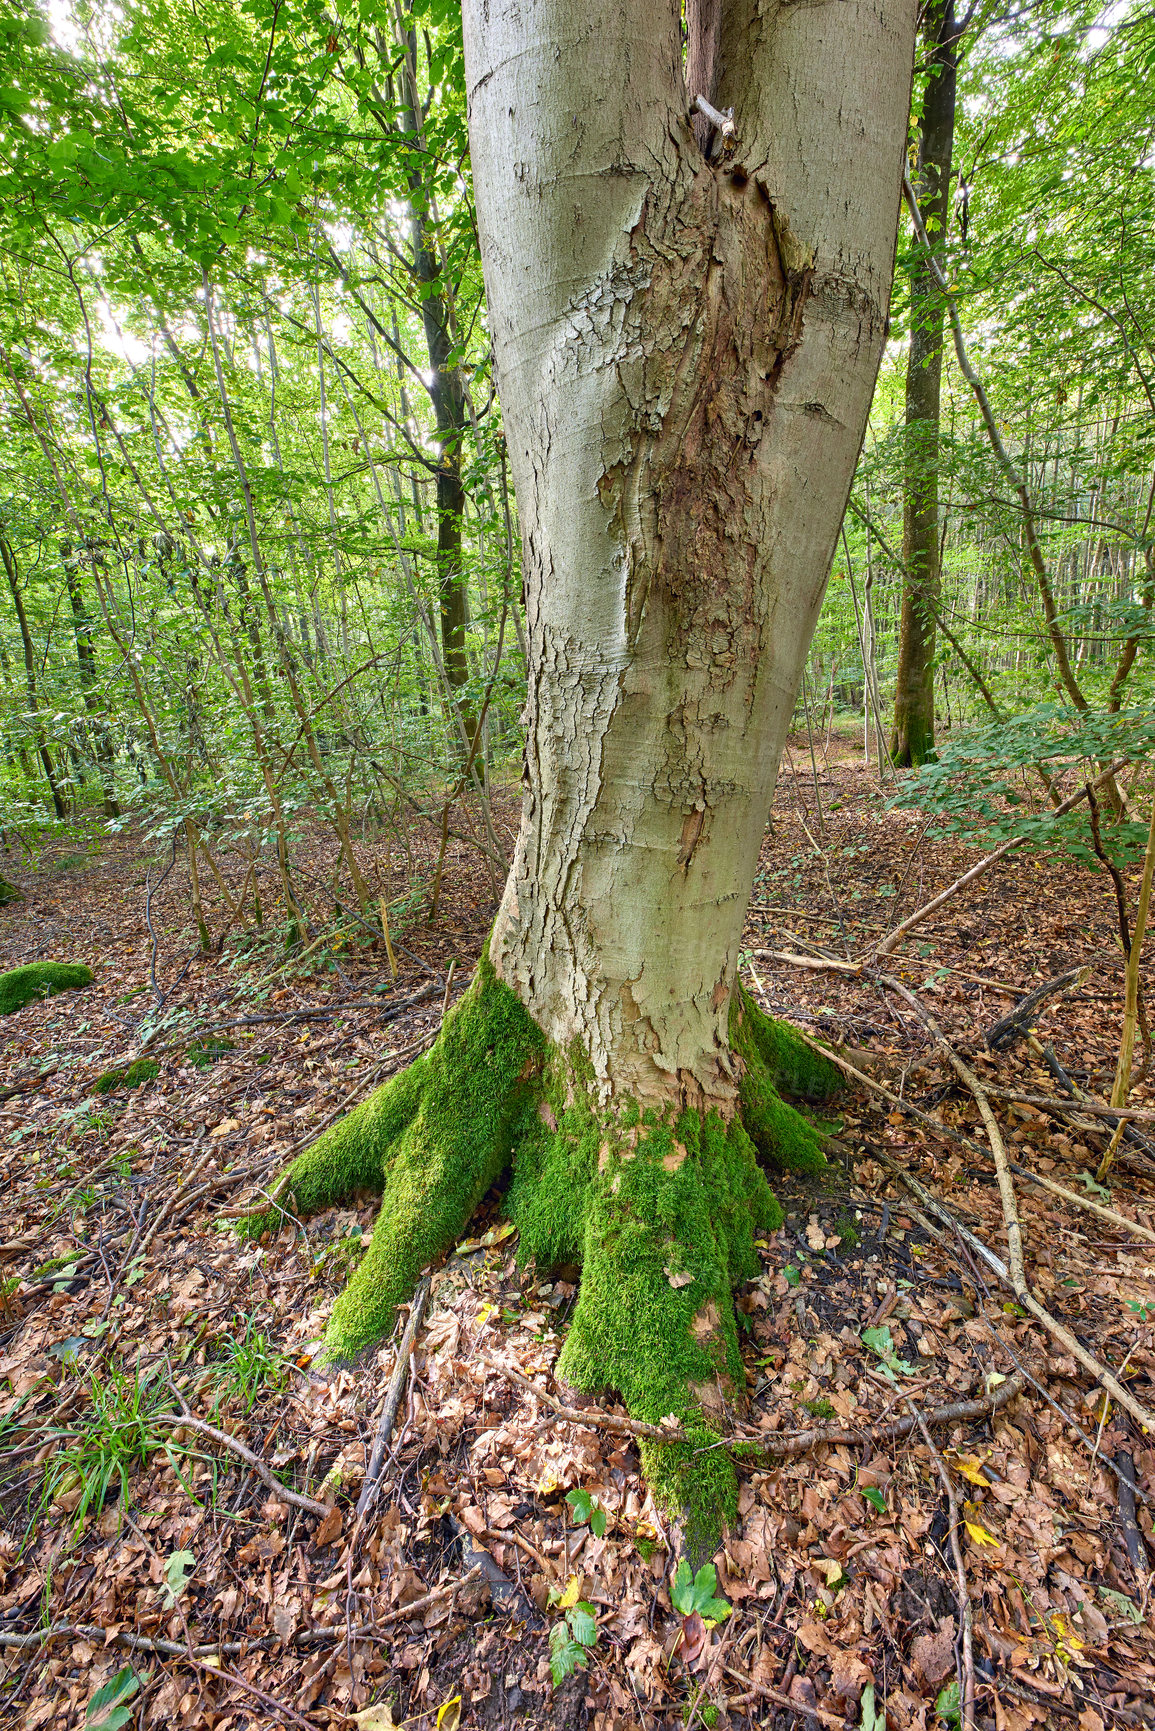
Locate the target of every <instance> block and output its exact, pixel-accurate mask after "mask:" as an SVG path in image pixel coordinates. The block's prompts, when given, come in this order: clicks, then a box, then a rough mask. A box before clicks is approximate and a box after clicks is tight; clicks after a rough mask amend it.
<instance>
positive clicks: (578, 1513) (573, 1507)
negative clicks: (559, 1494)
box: [565, 1486, 593, 1527]
mask: <svg viewBox="0 0 1155 1731" xmlns="http://www.w3.org/2000/svg"><path fill="white" fill-rule="evenodd" d="M565 1500H566V1502H567V1503H568V1504H569V1508H570V1513H571V1514H572V1515H573V1518H574V1520H575V1521H576V1522H577V1524H578V1526H579V1527H580V1526H581V1524H582V1522H583V1521H588V1520H589V1518H590V1510H591V1509H592V1508H593V1498H592V1497H591V1496H590V1493H589V1492H588V1491H583V1490H582V1489H581V1488H580V1486H579V1487H577V1488H576V1489H574V1490H572V1491H567V1492H566V1496H565Z"/></svg>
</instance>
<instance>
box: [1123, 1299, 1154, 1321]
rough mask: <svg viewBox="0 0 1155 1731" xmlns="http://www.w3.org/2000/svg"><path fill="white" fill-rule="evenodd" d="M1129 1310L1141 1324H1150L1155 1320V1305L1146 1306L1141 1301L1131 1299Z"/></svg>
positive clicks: (1128, 1305) (1128, 1302)
mask: <svg viewBox="0 0 1155 1731" xmlns="http://www.w3.org/2000/svg"><path fill="white" fill-rule="evenodd" d="M1127 1309H1128V1310H1130V1311H1132V1312H1133V1313H1134V1314H1135V1315H1136V1316H1137V1317H1138V1318H1139V1321H1140V1322H1150V1321H1151V1320H1152V1319H1153V1318H1155V1304H1145V1303H1143V1302H1142V1301H1140V1300H1139V1299H1135V1298H1129V1299H1128V1300H1127Z"/></svg>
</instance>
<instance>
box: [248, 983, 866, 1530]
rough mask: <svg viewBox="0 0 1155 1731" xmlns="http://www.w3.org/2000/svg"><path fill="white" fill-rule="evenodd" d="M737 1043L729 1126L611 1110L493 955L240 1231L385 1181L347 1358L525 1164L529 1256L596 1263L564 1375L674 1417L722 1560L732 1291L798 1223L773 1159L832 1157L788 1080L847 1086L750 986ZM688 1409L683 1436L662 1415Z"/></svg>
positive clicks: (668, 1461) (730, 1504)
mask: <svg viewBox="0 0 1155 1731" xmlns="http://www.w3.org/2000/svg"><path fill="white" fill-rule="evenodd" d="M731 1044H732V1048H733V1050H734V1052H735V1054H736V1057H737V1059H738V1060H739V1062H738V1063H737V1064H736V1065H735V1068H736V1069H738V1070H739V1071H740V1087H739V1111H738V1112H737V1113H736V1114H735V1115H734V1116H732V1117H731V1118H730V1119H729V1120H728V1121H727V1120H724V1119H723V1117H722V1116H721V1114H720V1113H719V1112H718V1111H716V1110H707V1111H700V1110H697V1109H694V1108H690V1107H686V1106H684V1105H683V1106H678V1105H674V1104H671V1105H669V1106H668V1107H666V1108H665V1109H661V1108H655V1107H649V1106H647V1107H645V1108H643V1107H642V1106H641V1105H640V1104H639V1103H638V1102H637V1101H634V1100H629V1099H627V1100H625V1101H623V1102H620V1103H619V1102H616V1101H615V1102H612V1103H611V1104H609V1105H606V1104H605V1103H604V1102H602V1101H600V1100H599V1099H598V1098H597V1096H596V1094H595V1091H594V1088H593V1085H592V1077H591V1075H590V1073H589V1069H588V1065H587V1064H586V1063H585V1061H584V1059H583V1058H582V1056H581V1055H580V1054H575V1053H572V1052H561V1051H559V1050H557V1049H555V1048H552V1047H550V1046H549V1044H548V1042H547V1041H546V1040H545V1038H544V1036H543V1035H542V1033H541V1031H540V1030H539V1029H538V1028H537V1026H536V1024H535V1023H534V1022H533V1021H532V1020H531V1018H530V1017H529V1015H528V1014H527V1012H526V1010H525V1009H524V1007H523V1006H522V1004H521V1002H520V1000H519V999H518V998H517V997H516V996H515V994H514V993H513V992H512V991H510V990H509V988H508V987H506V986H504V985H503V984H502V983H501V982H500V981H499V980H498V979H497V978H496V975H495V974H494V972H493V969H492V966H491V965H490V963H489V962H488V960H487V959H486V960H483V961H482V963H481V965H480V967H479V968H478V971H477V974H476V976H475V977H474V980H473V983H472V985H471V986H470V987H469V989H468V991H467V992H466V993H465V995H464V996H463V997H462V998H461V1000H460V1001H459V1003H458V1004H457V1005H456V1006H455V1007H454V1009H453V1010H452V1011H451V1012H450V1014H449V1015H448V1016H447V1017H446V1018H445V1021H444V1023H443V1025H442V1029H441V1033H440V1035H439V1037H438V1039H437V1040H436V1042H435V1043H434V1045H433V1047H432V1049H431V1050H430V1051H429V1052H428V1053H427V1054H426V1055H425V1056H423V1057H421V1058H419V1059H418V1060H417V1061H416V1062H415V1063H413V1064H412V1065H410V1067H409V1068H408V1069H407V1070H405V1071H404V1072H402V1073H401V1074H400V1075H398V1076H397V1077H395V1078H394V1079H393V1081H391V1082H390V1083H388V1084H387V1085H386V1086H385V1087H384V1088H382V1089H380V1090H379V1091H378V1092H377V1093H376V1094H374V1095H373V1096H371V1097H370V1098H369V1099H368V1100H366V1101H365V1102H364V1103H363V1104H362V1105H360V1106H358V1107H357V1108H356V1109H355V1110H354V1111H353V1112H351V1113H350V1114H349V1115H348V1116H347V1117H346V1118H344V1119H343V1120H342V1121H341V1122H340V1123H338V1124H335V1125H334V1126H333V1127H332V1128H331V1129H330V1130H328V1131H326V1132H325V1134H324V1135H323V1136H321V1137H320V1138H319V1140H318V1141H317V1142H316V1143H314V1144H313V1146H312V1147H311V1148H309V1149H308V1150H306V1152H305V1153H303V1154H302V1155H301V1156H300V1157H299V1158H298V1159H296V1160H294V1161H293V1163H292V1164H291V1166H290V1167H289V1168H288V1170H287V1171H286V1173H285V1174H284V1176H283V1178H282V1179H281V1180H280V1182H279V1183H278V1184H277V1186H276V1187H275V1188H274V1190H273V1192H272V1197H271V1199H272V1202H273V1206H272V1207H271V1208H269V1209H265V1210H262V1211H261V1212H260V1213H257V1214H254V1215H252V1216H250V1217H249V1218H248V1219H247V1220H246V1221H244V1222H243V1223H242V1225H241V1230H242V1231H243V1232H244V1233H245V1234H246V1235H248V1236H250V1237H252V1236H258V1235H260V1234H261V1233H263V1232H265V1231H268V1230H271V1229H275V1228H276V1227H277V1226H278V1225H279V1224H281V1222H282V1221H283V1219H284V1218H285V1215H286V1212H287V1209H288V1208H289V1207H290V1206H291V1207H292V1209H293V1210H294V1211H295V1212H296V1213H298V1214H310V1213H315V1212H316V1211H317V1210H319V1209H322V1208H326V1207H329V1206H331V1205H333V1204H334V1203H338V1202H342V1201H345V1200H346V1199H347V1198H348V1197H349V1196H350V1195H351V1194H352V1193H354V1192H355V1191H358V1190H376V1191H379V1192H380V1193H381V1197H382V1201H381V1209H380V1213H379V1214H378V1217H377V1221H376V1224H375V1226H374V1229H373V1236H372V1240H371V1242H370V1244H369V1248H368V1250H367V1252H366V1254H365V1257H364V1259H363V1261H362V1262H361V1264H360V1266H359V1267H358V1268H357V1270H356V1272H355V1273H354V1275H353V1276H352V1278H351V1280H350V1281H349V1284H348V1286H347V1287H346V1288H345V1291H344V1292H343V1293H342V1294H341V1296H340V1298H339V1299H338V1301H337V1304H336V1306H335V1307H334V1310H333V1315H332V1318H331V1321H330V1323H329V1328H328V1331H327V1333H326V1337H325V1342H324V1346H323V1348H322V1354H321V1356H322V1358H323V1359H327V1360H328V1361H330V1362H334V1361H342V1360H348V1359H350V1358H351V1357H353V1356H354V1355H355V1354H356V1353H357V1352H359V1351H360V1350H361V1349H362V1348H364V1347H366V1346H368V1345H370V1344H371V1343H372V1342H373V1341H375V1340H377V1339H379V1338H380V1337H381V1336H382V1335H383V1334H385V1333H387V1332H388V1330H389V1329H390V1328H391V1326H392V1323H393V1318H394V1315H395V1312H396V1308H397V1306H398V1305H399V1304H400V1303H403V1302H404V1301H405V1300H406V1299H407V1298H408V1297H409V1296H410V1294H411V1293H412V1291H413V1289H414V1287H415V1285H416V1283H417V1279H418V1277H419V1275H420V1274H421V1271H422V1270H423V1269H424V1268H426V1267H427V1266H428V1265H429V1264H430V1263H432V1262H434V1261H435V1260H436V1259H437V1258H439V1257H440V1256H442V1255H443V1254H444V1253H445V1252H446V1251H447V1250H448V1249H450V1248H451V1247H452V1246H453V1245H454V1244H455V1243H456V1242H457V1241H458V1240H459V1239H460V1238H461V1236H462V1235H463V1233H464V1231H465V1228H466V1226H467V1224H468V1222H469V1219H470V1217H471V1215H472V1214H473V1213H474V1211H475V1209H476V1208H477V1206H478V1204H479V1203H480V1201H481V1200H482V1197H483V1196H484V1195H485V1193H486V1191H487V1190H488V1189H489V1188H490V1186H491V1185H492V1184H493V1183H494V1182H495V1181H496V1180H497V1179H499V1178H501V1177H502V1176H503V1174H504V1173H505V1172H506V1171H507V1169H509V1170H510V1172H511V1176H510V1182H509V1189H508V1192H507V1195H506V1211H507V1213H508V1216H509V1218H510V1219H511V1220H512V1221H513V1222H514V1224H515V1225H516V1226H517V1227H518V1229H519V1233H520V1244H519V1254H520V1256H521V1258H522V1260H523V1261H533V1262H534V1263H536V1265H537V1266H538V1267H539V1268H542V1269H543V1270H544V1269H550V1268H556V1267H558V1266H561V1265H563V1264H572V1263H577V1264H580V1266H581V1270H582V1278H581V1287H580V1292H579V1297H578V1302H577V1306H576V1308H575V1311H574V1315H573V1319H572V1322H571V1325H570V1329H569V1333H568V1336H567V1338H566V1341H565V1345H564V1347H563V1350H562V1354H561V1358H560V1360H559V1364H558V1373H559V1375H561V1376H562V1377H564V1378H565V1379H566V1381H567V1382H569V1383H570V1384H572V1385H573V1386H574V1387H576V1388H579V1389H582V1390H584V1391H587V1392H589V1393H599V1392H601V1391H603V1390H606V1389H613V1390H616V1391H618V1392H619V1393H620V1394H621V1396H622V1398H623V1400H624V1402H625V1405H626V1408H627V1411H628V1412H629V1413H630V1414H631V1415H632V1417H633V1418H634V1419H635V1420H637V1421H641V1423H642V1424H644V1425H648V1426H650V1427H654V1428H655V1429H656V1430H657V1435H656V1436H654V1435H648V1436H646V1437H644V1438H643V1439H642V1453H643V1463H644V1466H645V1470H646V1474H647V1477H648V1479H649V1481H650V1483H651V1486H652V1487H653V1488H654V1490H655V1492H656V1493H657V1495H658V1497H659V1500H660V1501H661V1502H663V1503H664V1504H665V1506H666V1507H667V1508H670V1509H671V1510H673V1511H676V1513H677V1514H678V1516H679V1517H680V1519H681V1521H682V1523H683V1529H684V1533H685V1538H686V1543H687V1547H688V1549H689V1550H690V1551H691V1553H692V1554H695V1555H697V1556H707V1555H709V1554H710V1552H711V1551H712V1550H713V1549H714V1548H715V1545H716V1543H717V1539H718V1536H719V1534H720V1530H721V1525H722V1522H723V1520H725V1519H728V1518H731V1517H732V1515H733V1513H734V1511H735V1508H736V1496H737V1484H736V1480H735V1476H734V1469H733V1464H732V1462H731V1460H730V1458H729V1456H728V1455H727V1454H726V1452H725V1450H723V1449H718V1448H717V1447H716V1446H714V1445H716V1444H717V1442H718V1440H719V1436H720V1434H721V1432H722V1430H723V1428H724V1420H725V1417H726V1414H727V1413H728V1411H729V1410H730V1409H731V1407H732V1406H734V1405H735V1404H737V1403H740V1402H741V1400H742V1399H743V1398H744V1395H745V1374H744V1370H743V1366H742V1361H741V1357H740V1355H739V1351H738V1337H737V1326H736V1322H735V1316H734V1306H733V1299H732V1293H733V1289H734V1288H735V1287H736V1286H737V1285H738V1284H739V1282H741V1281H742V1280H745V1279H749V1278H751V1277H752V1276H754V1275H755V1274H757V1272H758V1271H759V1266H760V1264H759V1261H758V1257H757V1252H756V1249H755V1239H756V1236H757V1234H758V1233H759V1232H761V1231H766V1230H770V1229H773V1228H775V1227H776V1226H778V1225H779V1224H780V1223H781V1219H782V1214H781V1210H780V1209H779V1207H778V1204H777V1203H776V1202H775V1200H774V1197H773V1195H772V1193H771V1190H770V1187H769V1184H768V1183H767V1180H766V1177H765V1175H764V1173H763V1171H762V1169H761V1166H760V1165H759V1155H761V1156H762V1157H763V1158H765V1159H771V1160H774V1161H775V1162H777V1164H779V1165H782V1166H788V1167H791V1168H793V1169H801V1170H806V1171H813V1170H816V1169H819V1168H821V1167H822V1166H824V1164H825V1161H824V1157H823V1154H822V1144H821V1137H820V1135H819V1133H818V1132H817V1131H816V1130H815V1128H814V1127H813V1126H812V1125H811V1124H809V1123H808V1122H807V1120H806V1119H805V1118H803V1117H802V1116H801V1115H800V1114H799V1113H798V1112H796V1111H795V1110H794V1108H793V1107H791V1106H789V1105H787V1104H786V1102H785V1101H784V1100H783V1099H782V1098H781V1096H780V1094H779V1093H778V1086H777V1085H778V1084H779V1083H781V1084H782V1085H783V1086H785V1087H787V1088H789V1090H790V1091H791V1092H792V1093H795V1094H803V1095H806V1096H809V1097H811V1098H814V1097H819V1098H823V1097H826V1096H828V1095H829V1094H830V1093H832V1092H833V1091H834V1090H835V1088H836V1087H838V1086H839V1078H838V1075H837V1071H836V1070H834V1069H833V1068H832V1067H831V1066H830V1065H829V1064H828V1063H827V1062H826V1060H825V1058H824V1057H823V1056H822V1055H817V1056H816V1055H814V1054H813V1053H812V1052H811V1051H810V1050H809V1048H808V1046H807V1044H806V1043H805V1042H804V1041H802V1040H801V1039H799V1038H798V1037H797V1036H796V1035H795V1033H794V1032H793V1030H791V1029H789V1028H786V1027H785V1026H784V1025H782V1024H778V1023H774V1022H772V1021H770V1020H769V1019H768V1018H767V1017H765V1016H764V1015H763V1014H762V1012H761V1011H760V1010H759V1009H758V1008H757V1006H756V1005H755V1004H754V1003H753V1001H752V999H750V998H749V997H748V995H747V994H746V993H745V992H744V991H743V990H742V989H741V987H738V988H736V990H735V993H734V999H733V1005H732V1011H731ZM668 1417H672V1420H673V1424H674V1429H675V1430H676V1431H677V1433H678V1440H676V1441H669V1440H667V1438H668V1436H669V1429H668V1427H667V1428H666V1429H662V1428H659V1427H661V1421H662V1420H663V1419H667V1418H668ZM659 1439H660V1440H659Z"/></svg>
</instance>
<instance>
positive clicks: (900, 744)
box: [890, 0, 958, 769]
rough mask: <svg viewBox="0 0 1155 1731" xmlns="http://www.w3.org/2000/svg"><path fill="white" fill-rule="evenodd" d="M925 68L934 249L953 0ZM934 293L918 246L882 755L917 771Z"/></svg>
mask: <svg viewBox="0 0 1155 1731" xmlns="http://www.w3.org/2000/svg"><path fill="white" fill-rule="evenodd" d="M925 37H926V42H927V46H928V48H929V49H930V51H931V63H930V76H929V78H928V81H927V87H926V95H925V97H924V99H923V106H922V118H921V121H920V123H919V145H918V170H917V185H916V190H917V192H918V202H919V206H920V208H921V210H922V212H923V215H924V217H925V218H926V220H927V222H928V225H931V226H929V227H928V237H929V239H930V243H931V245H932V246H933V247H934V250H935V252H936V253H941V252H942V250H943V247H944V244H945V241H946V232H947V224H948V221H949V218H950V173H951V157H952V154H953V151H954V121H955V94H956V85H957V78H958V27H957V25H956V23H955V15H954V0H932V6H931V9H930V12H929V16H928V19H927V26H926V32H925ZM942 339H943V300H942V294H941V292H940V290H939V287H938V284H937V283H936V282H935V280H934V275H933V273H932V270H931V266H930V263H929V261H928V260H927V259H926V257H925V256H924V255H923V253H922V252H921V251H920V252H919V253H918V255H917V257H916V260H915V263H914V266H913V269H912V273H911V281H910V352H909V356H908V359H907V368H906V443H905V448H904V464H905V473H904V477H903V513H902V553H903V567H904V572H903V584H902V615H901V620H900V624H899V641H898V671H897V676H896V679H895V688H894V733H893V737H892V740H891V750H890V755H891V758H892V760H893V761H894V763H895V764H896V766H897V767H899V768H902V769H917V767H918V765H919V764H920V763H925V761H926V759H927V757H928V756H929V755H930V753H931V752H933V750H934V651H935V620H936V615H937V612H938V602H939V593H940V590H941V579H942V559H941V552H940V542H939V531H940V525H939V510H938V468H939V421H940V405H941V397H942Z"/></svg>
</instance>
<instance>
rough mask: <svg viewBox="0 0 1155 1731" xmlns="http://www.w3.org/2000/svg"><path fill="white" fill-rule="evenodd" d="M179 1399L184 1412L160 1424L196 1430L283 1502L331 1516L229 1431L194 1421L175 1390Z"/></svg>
mask: <svg viewBox="0 0 1155 1731" xmlns="http://www.w3.org/2000/svg"><path fill="white" fill-rule="evenodd" d="M174 1387H175V1385H174ZM176 1396H177V1399H178V1400H179V1401H180V1403H181V1406H182V1407H183V1408H184V1411H183V1412H179V1413H177V1412H170V1413H158V1414H157V1415H156V1422H157V1423H158V1424H171V1425H178V1426H179V1425H188V1427H189V1429H190V1430H195V1431H196V1432H197V1433H198V1434H199V1435H200V1436H204V1437H208V1438H209V1439H210V1441H212V1442H215V1443H217V1444H218V1445H219V1446H220V1447H221V1448H223V1449H229V1450H231V1452H232V1453H233V1454H235V1455H239V1456H240V1458H241V1460H243V1461H244V1463H245V1465H246V1466H247V1467H248V1468H249V1470H250V1471H251V1472H254V1473H256V1475H257V1477H258V1478H259V1479H260V1480H261V1482H262V1484H265V1485H267V1486H268V1487H269V1489H270V1490H271V1491H273V1492H275V1493H276V1495H277V1496H278V1497H279V1498H281V1499H282V1501H284V1502H286V1503H292V1505H293V1507H294V1508H297V1509H304V1510H305V1512H306V1514H310V1515H318V1516H319V1517H320V1518H321V1520H324V1518H325V1516H326V1515H327V1514H328V1513H329V1505H328V1504H327V1503H321V1502H318V1501H317V1498H316V1497H305V1496H302V1495H301V1493H300V1492H299V1491H291V1490H289V1488H288V1486H287V1485H283V1484H282V1483H281V1481H280V1479H279V1478H278V1477H277V1475H276V1473H274V1472H273V1470H272V1468H271V1467H267V1466H266V1465H265V1463H264V1461H263V1460H262V1459H261V1457H260V1455H256V1454H254V1453H253V1451H252V1449H250V1448H246V1447H245V1445H244V1443H243V1442H238V1441H237V1439H236V1437H235V1436H230V1435H229V1433H228V1431H224V1430H217V1428H216V1426H215V1425H211V1424H206V1423H205V1421H204V1419H203V1418H195V1417H194V1416H193V1414H192V1413H191V1412H189V1410H188V1408H187V1406H185V1402H184V1397H183V1395H182V1394H181V1392H180V1390H179V1389H176Z"/></svg>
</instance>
